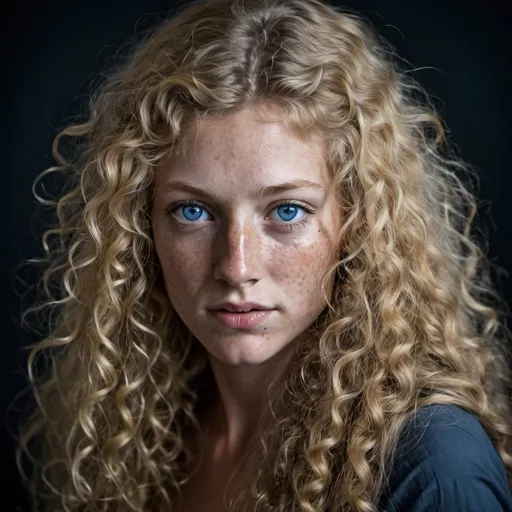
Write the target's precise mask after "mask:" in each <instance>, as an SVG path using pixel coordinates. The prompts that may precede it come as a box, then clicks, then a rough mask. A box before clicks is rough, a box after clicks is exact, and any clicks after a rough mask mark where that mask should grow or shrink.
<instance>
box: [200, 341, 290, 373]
mask: <svg viewBox="0 0 512 512" xmlns="http://www.w3.org/2000/svg"><path fill="white" fill-rule="evenodd" d="M276 347H279V345H278V343H276V342H275V341H273V340H271V339H268V338H262V336H261V335H260V336H250V335H249V336H244V339H243V340H242V339H238V340H232V339H231V340H219V341H218V343H216V346H215V347H206V349H207V350H208V352H210V353H211V354H212V355H213V356H214V357H215V358H216V359H219V360H220V361H222V362H223V363H225V364H228V365H230V366H238V365H258V364H264V363H265V362H267V361H270V360H273V359H275V358H276V357H278V356H279V355H280V354H281V355H283V352H284V349H285V348H286V347H288V344H285V345H282V346H281V348H278V350H276Z"/></svg>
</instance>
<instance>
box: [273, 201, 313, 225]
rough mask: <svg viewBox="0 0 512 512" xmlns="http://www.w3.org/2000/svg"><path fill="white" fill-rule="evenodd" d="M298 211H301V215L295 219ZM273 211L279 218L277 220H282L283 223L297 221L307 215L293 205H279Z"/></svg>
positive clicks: (300, 207)
mask: <svg viewBox="0 0 512 512" xmlns="http://www.w3.org/2000/svg"><path fill="white" fill-rule="evenodd" d="M299 210H302V215H301V216H300V217H299V218H298V219H297V218H296V215H297V213H298V212H299ZM275 211H277V212H278V215H279V216H280V219H279V220H283V221H285V222H291V221H294V220H299V219H301V218H302V217H304V215H306V213H307V212H306V209H305V208H304V207H302V206H299V205H298V204H294V203H284V204H280V205H279V206H277V207H276V209H275ZM299 213H300V212H299Z"/></svg>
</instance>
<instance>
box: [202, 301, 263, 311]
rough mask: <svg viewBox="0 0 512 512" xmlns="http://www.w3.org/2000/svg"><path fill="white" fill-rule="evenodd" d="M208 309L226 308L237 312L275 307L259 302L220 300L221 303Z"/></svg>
mask: <svg viewBox="0 0 512 512" xmlns="http://www.w3.org/2000/svg"><path fill="white" fill-rule="evenodd" d="M208 309H211V310H216V309H226V310H227V311H231V312H232V313H236V312H237V311H250V310H251V309H259V310H261V311H268V310H270V309H273V308H271V307H268V306H263V305H262V304H258V303H257V302H220V303H219V304H215V305H214V306H211V307H209V308H208Z"/></svg>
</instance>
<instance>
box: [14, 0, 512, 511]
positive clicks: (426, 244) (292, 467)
mask: <svg viewBox="0 0 512 512" xmlns="http://www.w3.org/2000/svg"><path fill="white" fill-rule="evenodd" d="M269 103H272V105H273V106H274V107H275V109H276V111H277V112H278V113H279V116H278V117H279V118H281V119H283V120H285V122H286V123H287V124H288V125H290V126H291V127H293V128H294V129H295V130H296V133H298V134H302V136H307V135H308V134H310V133H312V131H313V130H316V131H318V132H319V133H322V134H323V136H324V138H325V140H326V142H327V144H326V148H327V150H326V161H327V162H328V165H329V169H330V170H331V171H332V173H333V175H334V177H335V185H336V187H337V193H338V196H339V201H340V205H341V207H342V210H343V223H342V228H341V233H340V234H341V247H342V250H341V253H340V255H339V260H338V261H337V263H336V265H335V266H334V267H333V268H331V269H330V271H329V273H328V274H327V275H326V276H325V281H324V282H323V283H321V284H322V285H324V283H325V282H327V280H328V279H329V276H331V277H332V276H333V275H334V277H335V280H334V283H335V285H334V288H333V291H332V294H331V295H330V296H328V297H327V296H326V301H327V303H328V307H326V309H325V310H324V312H322V314H321V315H320V317H319V318H318V319H317V320H316V322H315V324H314V325H313V326H312V328H311V332H312V333H313V334H314V336H311V339H310V340H309V341H308V342H305V343H304V346H301V347H300V350H298V351H297V353H296V354H295V355H294V358H293V360H292V361H291V362H290V364H289V366H288V367H287V369H286V371H285V373H284V374H283V376H282V379H283V380H282V381H280V383H279V385H276V386H275V388H274V389H273V390H272V393H270V394H269V410H270V411H271V412H272V420H271V421H273V422H274V425H278V428H271V429H267V430H266V431H265V434H264V435H263V436H262V437H261V439H260V440H259V443H258V446H257V447H255V448H254V451H253V452H252V454H251V457H258V463H257V464H252V465H251V463H248V467H251V468H254V469H253V471H254V474H253V475H252V476H253V477H252V482H253V484H252V486H251V487H250V488H249V489H247V490H246V492H245V493H243V494H242V495H241V496H240V499H239V501H237V502H236V503H235V504H232V508H233V509H236V510H240V509H241V508H242V507H243V506H245V505H244V503H246V504H247V503H251V504H252V505H251V506H253V507H254V508H253V509H254V510H258V511H259V510H266V511H273V512H277V511H282V512H284V511H290V510H300V511H304V512H313V511H316V512H319V511H324V510H331V509H332V510H334V508H332V507H333V505H332V504H333V503H336V508H335V510H336V511H342V510H357V511H365V512H367V511H368V512H369V511H375V510H376V509H377V503H378V499H379V495H380V493H381V492H382V488H383V485H384V483H385V482H386V472H387V469H389V463H390V460H391V457H392V455H393V451H394V449H395V446H396V443H397V439H398V434H399V432H400V428H401V426H402V425H403V424H404V421H405V420H406V419H407V418H408V417H409V416H410V415H411V414H413V413H414V412H415V411H417V410H418V408H420V407H422V406H425V405H427V404H434V403H435V404H455V405H457V406H460V407H462V408H464V409H466V410H467V411H470V412H471V413H473V414H474V415H475V416H476V417H477V418H478V419H479V420H480V422H481V423H482V425H483V426H484V428H485V429H486V431H487V432H488V434H489V436H490V438H491V439H492V441H493V443H494V445H495V447H496V449H497V450H498V452H499V454H500V456H501V458H502V459H503V461H504V464H505V467H506V468H507V470H508V472H509V476H510V474H511V472H512V446H511V442H512V441H511V440H512V435H511V424H510V417H511V412H510V403H507V385H508V383H509V382H510V377H509V375H508V374H507V368H506V365H505V362H504V354H505V352H504V351H505V346H506V345H507V343H508V342H509V340H510V335H509V332H508V331H507V329H506V327H505V322H503V321H502V320H501V319H500V314H501V313H502V311H501V310H499V309H498V304H499V300H500V297H499V294H498V293H497V292H496V291H495V290H494V288H493V284H492V278H491V273H490V265H489V262H488V259H487V258H486V256H485V254H484V252H483V250H482V248H481V243H480V242H479V240H478V239H477V237H476V235H475V234H474V233H472V232H471V228H472V226H473V221H474V217H475V215H476V213H477V208H478V204H477V199H476V194H475V193H474V192H472V191H471V186H472V183H471V180H470V179H469V178H471V177H473V174H474V171H473V170H472V169H471V168H470V167H469V166H468V165H467V164H465V163H464V162H462V160H460V159H459V158H457V157H456V156H455V154H454V153H455V152H454V151H452V150H451V149H450V148H449V145H448V142H447V139H446V135H445V129H444V127H443V123H442V121H441V120H440V118H439V116H438V115H437V114H436V112H435V108H434V106H433V105H432V103H431V102H430V101H429V99H428V96H427V94H426V93H425V91H424V90H423V89H422V88H421V87H420V86H419V85H418V84H417V83H416V82H415V81H414V80H413V79H412V78H411V77H410V74H408V73H407V72H406V70H405V69H403V70H402V68H401V64H400V61H399V59H398V58H397V56H396V54H395V52H394V50H393V49H392V48H391V47H390V45H389V44H387V43H386V42H384V41H383V40H382V39H381V38H380V37H379V36H378V35H377V33H376V31H375V30H374V29H373V28H372V27H371V26H370V24H369V23H367V22H366V21H365V20H363V19H362V18H360V17H359V16H357V15H355V14H354V13H352V12H346V11H344V10H342V9H340V8H334V7H331V6H328V5H326V4H323V3H321V2H319V1H317V0H207V1H199V2H197V1H196V2H194V3H192V4H190V5H188V6H187V7H186V8H184V9H182V10H180V12H179V13H177V14H176V15H175V16H174V17H172V18H170V19H169V20H166V21H164V22H163V23H162V24H161V26H159V27H158V28H157V29H156V30H155V31H153V32H152V33H151V35H150V37H147V38H145V40H144V41H142V42H138V43H137V47H136V48H135V50H134V51H133V53H132V55H131V56H130V58H129V59H128V60H127V61H126V62H123V63H122V64H120V65H119V66H118V67H116V69H114V70H112V71H111V72H110V73H109V76H108V77H107V79H106V80H105V81H104V82H103V83H102V84H101V86H100V87H98V88H97V89H96V91H95V92H94V93H93V95H92V100H91V104H90V113H89V116H88V118H87V120H85V121H84V122H77V123H76V124H73V125H71V126H68V127H66V128H65V129H63V130H62V131H61V132H60V133H59V134H58V136H57V137H56V139H55V142H54V146H53V153H54V157H55V159H56V161H57V165H56V166H55V167H52V168H50V169H48V170H47V171H45V172H44V173H43V174H42V175H41V177H42V176H45V175H46V174H48V173H49V172H50V173H51V172H54V171H66V172H69V173H70V177H69V180H68V182H67V186H66V188H65V191H64V193H63V195H62V197H61V198H60V199H59V200H58V202H56V209H57V214H58V226H57V227H55V229H51V230H48V231H47V232H46V233H45V234H44V237H43V245H44V249H45V258H44V262H45V270H44V275H43V281H42V282H43V283H44V289H45V291H46V294H47V298H46V299H45V300H44V301H42V302H41V303H38V304H36V305H35V306H33V307H32V308H30V309H29V310H28V311H27V314H30V313H36V314H39V313H40V312H46V313H45V318H46V321H47V322H48V325H49V333H48V336H47V337H46V338H45V339H43V340H42V341H40V342H39V343H38V344H37V345H36V346H35V347H33V348H32V350H31V352H30V357H29V376H30V380H31V382H32V385H33V392H34V393H35V396H36V398H37V404H38V407H37V410H36V411H35V412H34V413H33V415H32V416H31V418H30V419H29V420H28V421H27V423H26V425H25V426H24V428H23V430H22V432H21V435H20V439H21V442H20V450H19V466H20V470H21V471H22V474H24V475H26V469H25V464H26V463H29V464H30V466H31V468H32V470H33V474H32V475H31V476H30V478H29V480H30V482H31V483H32V487H33V492H34V503H35V505H34V506H35V507H36V508H37V506H38V504H39V506H41V504H42V503H46V504H47V506H48V507H49V509H50V510H52V511H56V510H65V511H71V510H94V511H105V512H106V511H114V510H115V511H143V510H148V509H151V508H152V507H155V508H157V509H158V507H163V506H164V505H165V504H169V502H170V494H171V492H172V491H173V490H177V489H179V488H180V486H181V485H182V484H183V483H184V482H186V480H187V476H188V475H187V471H186V470H185V468H186V467H187V463H188V461H190V460H191V455H190V452H189V450H188V448H187V446H186V444H185V437H186V435H187V432H189V431H190V429H197V428H199V425H198V419H197V407H198V403H199V402H200V401H201V400H203V401H204V400H205V398H204V396H205V395H204V393H205V392H206V391H205V390H207V389H208V383H209V382H211V381H210V380H208V379H211V375H209V373H208V371H209V368H208V364H207V359H206V355H205V353H204V350H203V349H202V348H201V347H200V346H198V345H199V344H197V343H194V341H195V340H194V339H193V337H192V335H191V334H190V332H189V331H188V329H187V328H186V327H185V326H184V324H183V323H182V321H181V320H180V318H179V317H178V316H177V314H176V313H175V311H173V309H172V307H171V304H170V301H169V299H168V297H167V295H166V293H165V289H164V287H163V283H162V275H161V270H160V268H159V265H158V260H157V257H156V255H155V248H154V244H153V240H152V233H151V223H150V215H149V212H150V206H151V200H152V180H153V171H154V169H155V167H156V165H157V164H158V162H160V161H161V160H162V158H165V156H166V155H168V154H169V152H170V151H171V150H172V148H173V147H175V145H176V144H179V142H180V141H181V140H182V136H183V134H184V133H185V132H186V131H187V130H188V129H190V127H191V126H193V125H194V123H197V122H198V121H199V120H201V119H204V118H206V117H208V116H218V115H227V114H229V113H232V112H235V111H236V110H237V109H240V108H242V107H244V106H246V105H248V104H261V105H265V104H269ZM63 139H66V140H67V142H68V143H69V144H71V142H73V141H74V142H75V145H70V147H74V148H76V149H77V151H75V152H74V153H71V154H69V155H68V156H66V157H65V156H64V155H63V154H62V151H61V149H60V148H61V147H62V146H61V143H62V142H63ZM40 199H41V200H42V201H44V199H43V198H40ZM319 284H320V283H319ZM26 318H28V316H27V317H26ZM40 356H42V357H43V359H44V361H48V362H49V364H47V365H45V364H42V365H41V366H42V369H41V370H40V371H36V369H37V368H39V366H40V365H38V363H37V361H39V360H40V359H41V357H40ZM205 383H206V384H205ZM249 460H250V457H249ZM27 478H28V477H27ZM250 500H252V501H250ZM167 506H169V505H167ZM39 510H40V508H39Z"/></svg>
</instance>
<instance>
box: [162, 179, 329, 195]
mask: <svg viewBox="0 0 512 512" xmlns="http://www.w3.org/2000/svg"><path fill="white" fill-rule="evenodd" d="M165 186H166V188H167V189H168V190H169V191H175V190H180V191H182V192H188V193H190V194H193V195H196V196H202V197H206V198H210V197H212V194H211V193H210V192H209V191H208V189H206V188H203V187H199V186H197V185H191V184H190V183H186V182H185V181H181V180H174V181H169V182H168V183H166V185H165ZM297 188H309V189H313V190H319V191H323V190H324V187H323V186H322V185H320V184H319V183H315V182H314V181H308V180H302V179H298V180H293V181H287V182H285V183H280V184H279V185H270V186H267V187H265V186H263V185H260V186H258V188H257V190H256V193H255V194H254V195H255V197H258V198H264V197H268V196H276V195H278V194H281V193H283V192H287V191H288V190H294V189H297Z"/></svg>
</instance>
